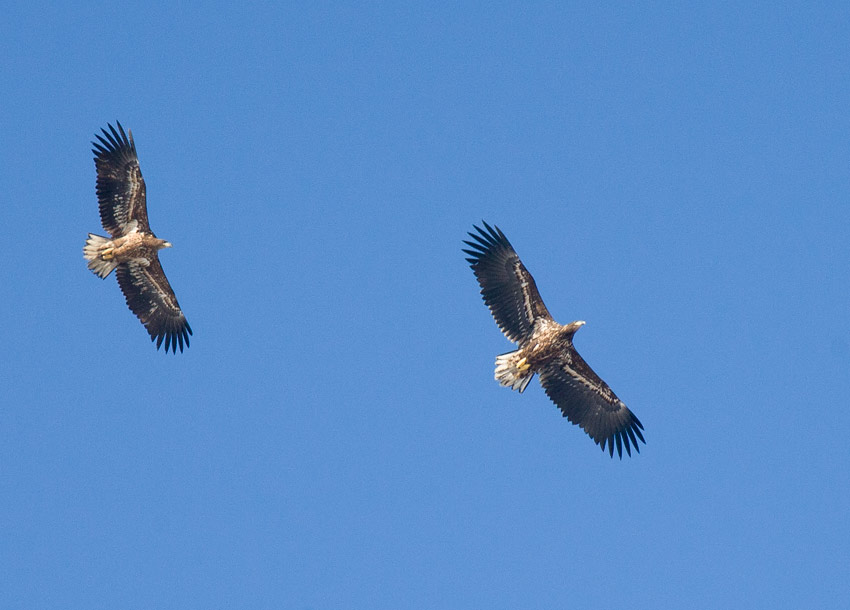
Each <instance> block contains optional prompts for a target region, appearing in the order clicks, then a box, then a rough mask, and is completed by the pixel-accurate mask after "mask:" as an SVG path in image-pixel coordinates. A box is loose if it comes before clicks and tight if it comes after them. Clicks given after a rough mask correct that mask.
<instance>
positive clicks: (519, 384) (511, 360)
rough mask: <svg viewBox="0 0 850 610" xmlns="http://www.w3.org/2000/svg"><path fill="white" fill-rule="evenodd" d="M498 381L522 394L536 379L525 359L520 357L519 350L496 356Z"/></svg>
mask: <svg viewBox="0 0 850 610" xmlns="http://www.w3.org/2000/svg"><path fill="white" fill-rule="evenodd" d="M495 377H496V381H498V382H499V383H500V384H501V385H503V386H506V387H509V388H510V389H512V390H518V391H519V392H520V394H522V392H523V391H525V388H526V387H527V386H528V384H529V383H530V382H531V379H532V377H534V371H532V370H531V367H530V366H529V364H528V362H526V360H525V358H520V357H519V350H516V351H513V352H508V353H507V354H502V355H501V356H496V374H495Z"/></svg>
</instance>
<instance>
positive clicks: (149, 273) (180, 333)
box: [115, 253, 192, 353]
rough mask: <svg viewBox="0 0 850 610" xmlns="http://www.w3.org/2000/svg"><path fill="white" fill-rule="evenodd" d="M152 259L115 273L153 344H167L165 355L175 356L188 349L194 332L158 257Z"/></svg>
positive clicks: (123, 266) (120, 267)
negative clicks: (174, 354)
mask: <svg viewBox="0 0 850 610" xmlns="http://www.w3.org/2000/svg"><path fill="white" fill-rule="evenodd" d="M149 257H150V258H146V259H134V260H131V261H129V262H127V263H122V264H120V265H118V268H117V269H116V270H115V274H116V276H117V277H118V285H119V286H121V292H123V293H124V298H125V299H126V300H127V305H128V306H129V307H130V310H131V311H132V312H133V313H134V314H136V317H138V318H139V320H141V321H142V324H144V325H145V328H146V329H147V330H148V334H150V336H151V341H154V340H156V349H159V346H160V345H162V342H163V340H165V351H166V352H167V351H168V350H169V349H171V351H172V353H176V351H177V347H178V346H179V347H180V351H181V352H182V351H183V344H184V343H185V344H186V347H189V335H191V334H192V329H191V327H190V326H189V323H188V322H187V321H186V316H184V315H183V311H181V309H180V305H179V304H178V303H177V297H176V296H174V291H173V290H172V289H171V285H170V284H169V283H168V280H167V279H166V277H165V273H164V272H163V271H162V265H160V264H159V258H158V257H157V255H156V254H155V253H154V254H150V255H149ZM145 262H148V264H145Z"/></svg>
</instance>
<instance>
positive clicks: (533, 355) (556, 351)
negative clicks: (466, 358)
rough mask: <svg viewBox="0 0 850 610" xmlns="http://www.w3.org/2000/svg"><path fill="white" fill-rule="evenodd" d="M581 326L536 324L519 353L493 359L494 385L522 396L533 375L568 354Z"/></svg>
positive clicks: (555, 323)
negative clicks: (557, 358)
mask: <svg viewBox="0 0 850 610" xmlns="http://www.w3.org/2000/svg"><path fill="white" fill-rule="evenodd" d="M583 324H584V322H581V321H579V322H573V323H572V324H567V325H566V326H561V325H560V324H558V323H557V322H555V321H554V320H547V319H540V320H537V321H536V322H535V324H534V330H533V331H532V334H531V336H530V337H529V338H528V339H525V340H524V341H522V342H521V343H520V346H519V349H518V350H516V351H513V352H508V353H507V354H502V355H501V356H497V357H496V374H495V378H496V381H498V382H499V383H500V384H501V385H503V386H507V387H509V388H511V389H512V390H519V392H520V393H522V392H523V391H524V390H525V388H526V386H528V383H529V382H530V381H531V379H532V378H533V377H534V373H535V371H538V370H540V369H541V368H542V367H544V366H545V365H546V364H547V363H549V362H551V361H552V360H553V359H554V358H556V357H558V356H560V355H561V354H565V353H566V354H570V353H571V350H572V349H573V335H575V334H576V331H577V330H578V329H579V328H581V326H582V325H583Z"/></svg>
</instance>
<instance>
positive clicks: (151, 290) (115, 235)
mask: <svg viewBox="0 0 850 610" xmlns="http://www.w3.org/2000/svg"><path fill="white" fill-rule="evenodd" d="M116 124H117V125H118V129H117V130H116V129H115V128H114V127H113V126H112V125H108V127H109V131H106V129H103V130H101V131H103V136H100V135H98V134H95V137H96V138H97V139H98V142H92V146H94V148H93V149H92V152H93V153H94V165H95V168H96V169H97V200H98V205H99V207H100V221H101V224H103V228H104V229H106V230H107V231H108V232H109V234H110V236H111V238H108V237H101V236H100V235H94V234H92V233H89V238H88V239H87V240H86V245H85V247H84V248H83V255H84V256H85V258H86V260H87V261H88V262H89V263H88V267H89V269H91V270H92V271H93V272H94V273H95V274H96V275H98V276H100V277H101V278H105V277H106V276H107V275H109V274H110V273H112V270H113V269H114V270H115V276H116V277H117V278H118V285H119V286H120V287H121V292H123V293H124V298H125V299H126V300H127V305H128V306H129V307H130V310H131V311H132V312H133V313H134V314H136V317H138V318H139V320H141V322H142V324H144V326H145V328H146V329H147V331H148V333H149V334H150V336H151V341H156V348H157V349H159V347H160V346H161V345H162V342H163V341H165V351H166V352H168V350H169V349H170V350H171V351H172V353H176V352H177V348H178V347H179V348H180V351H181V352H182V351H183V345H184V344H185V345H186V347H189V335H191V334H192V329H191V327H190V326H189V323H188V322H187V321H186V316H184V315H183V312H182V311H181V309H180V305H179V304H178V303H177V297H176V296H174V291H173V290H172V289H171V285H170V284H169V283H168V280H167V279H166V277H165V273H164V272H163V270H162V265H160V264H159V256H158V255H157V251H158V250H160V249H161V248H170V247H171V243H169V242H167V241H165V240H164V239H158V238H157V236H156V235H154V233H153V231H151V227H150V225H149V224H148V210H147V203H146V201H145V180H144V178H142V171H141V169H139V158H138V157H137V156H136V144H135V143H134V142H133V132H132V131H131V132H129V137H128V134H125V133H124V128H123V127H121V123H118V122H117V121H116Z"/></svg>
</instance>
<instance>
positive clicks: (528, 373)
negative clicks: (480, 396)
mask: <svg viewBox="0 0 850 610" xmlns="http://www.w3.org/2000/svg"><path fill="white" fill-rule="evenodd" d="M483 224H484V227H485V228H484V229H481V228H479V227H477V226H475V229H476V231H477V233H469V236H470V237H472V239H473V240H474V241H464V243H465V244H466V245H468V246H469V247H470V248H471V249H470V250H464V253H466V254H468V255H469V258H467V259H466V260H467V261H468V262H469V265H470V267H472V271H473V272H474V273H475V277H476V278H478V283H479V284H480V285H481V295H482V296H483V297H484V303H485V304H486V305H487V307H489V308H490V313H491V314H493V318H494V319H495V320H496V324H498V325H499V328H500V329H501V330H502V332H503V333H504V335H505V336H506V337H507V338H508V339H510V340H511V341H512V342H514V343H518V344H519V349H517V350H516V351H513V352H508V353H506V354H502V355H501V356H498V357H497V358H496V375H495V376H496V381H498V382H499V383H500V384H501V385H503V386H507V387H509V388H511V389H512V390H519V391H520V392H522V391H523V390H525V388H526V387H527V386H528V383H529V382H530V381H531V378H532V377H534V374H535V373H538V374H539V375H540V383H541V385H542V386H543V390H544V391H545V392H546V394H547V395H548V396H549V398H551V399H552V402H554V403H555V404H556V405H557V406H558V408H559V409H561V412H562V413H563V414H564V417H566V418H567V419H569V420H570V421H571V422H572V423H574V424H577V425H578V426H580V427H581V428H583V429H584V431H585V432H587V434H588V435H589V436H590V438H592V439H593V440H594V442H595V443H596V444H597V445H599V446H600V447H601V448H602V450H603V451H605V446H606V444H607V445H608V453H609V454H610V455H611V457H614V445H615V444H616V445H617V454H618V455H619V456H620V459H622V457H623V445H625V447H626V453H627V454H629V455H631V454H632V452H631V447H634V448H635V451H637V452H640V447H639V446H638V439H640V440H641V441H642V442H644V443H646V441H645V440H644V439H643V434H641V430H643V425H642V424H641V423H640V420H638V418H637V417H635V415H634V413H632V412H631V411H629V409H628V408H627V407H626V405H624V404H623V401H621V400H620V399H619V398H617V396H616V395H615V394H614V392H612V391H611V388H609V387H608V384H606V383H605V382H604V381H602V379H600V378H599V376H598V375H597V374H596V373H594V372H593V369H591V368H590V367H589V366H588V365H587V363H586V362H585V361H584V359H583V358H582V357H581V356H579V354H578V352H577V351H576V350H575V348H574V347H573V335H575V333H576V331H577V330H578V329H579V328H581V327H582V326H583V325H584V322H583V321H578V322H572V323H570V324H567V325H565V326H562V325H561V324H558V323H557V322H555V320H553V319H552V316H551V315H550V314H549V311H548V310H547V309H546V305H544V304H543V299H541V298H540V293H539V292H538V291H537V286H536V284H535V283H534V278H533V277H531V274H530V273H529V272H528V270H527V269H526V268H525V265H523V264H522V261H520V260H519V256H517V253H516V252H515V251H514V248H513V246H511V243H510V242H509V241H508V238H507V237H505V234H504V233H502V231H501V230H500V229H499V227H491V226H490V225H488V224H487V223H486V222H485V223H483ZM473 226H474V225H473Z"/></svg>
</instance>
